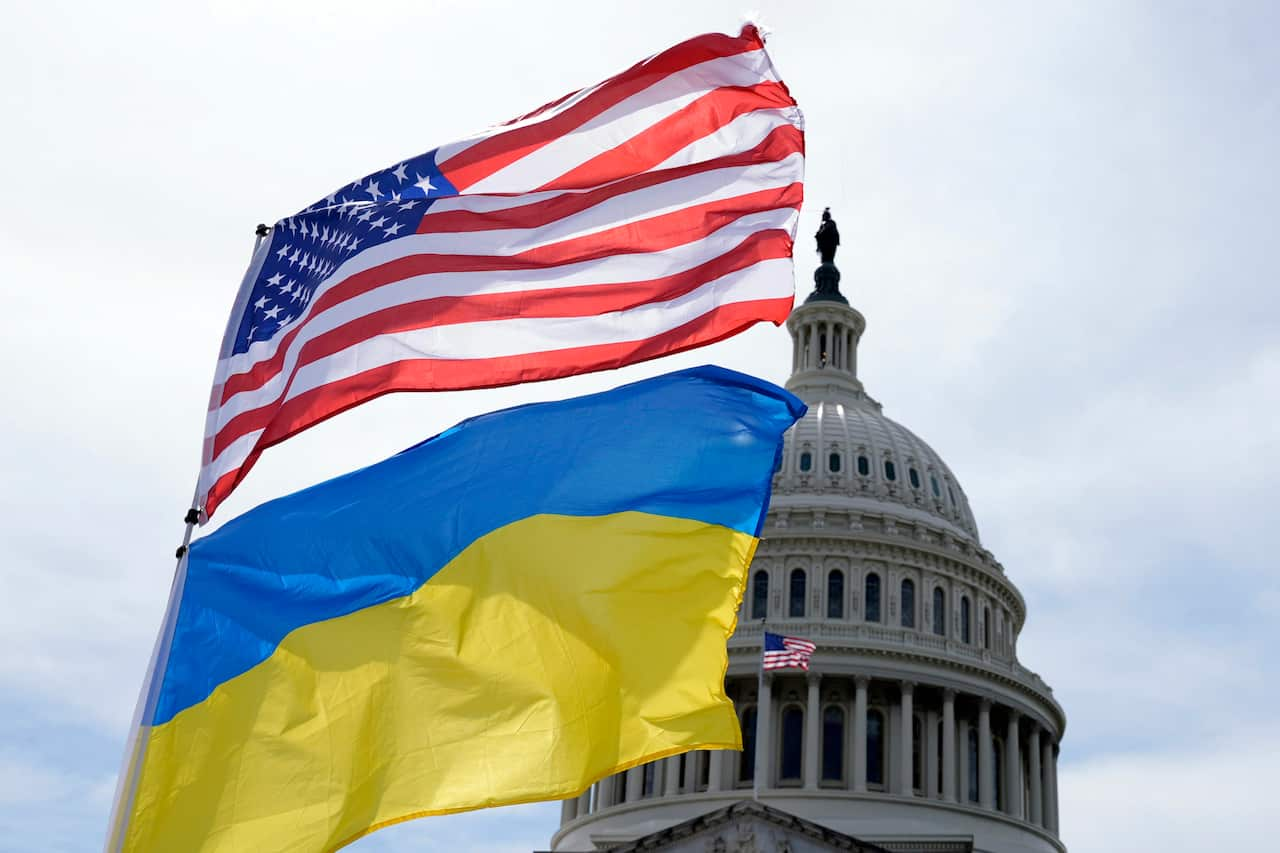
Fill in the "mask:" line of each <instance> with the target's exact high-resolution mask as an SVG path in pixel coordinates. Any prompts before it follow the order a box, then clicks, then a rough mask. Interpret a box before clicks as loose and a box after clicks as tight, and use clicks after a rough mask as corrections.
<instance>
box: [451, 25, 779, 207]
mask: <svg viewBox="0 0 1280 853" xmlns="http://www.w3.org/2000/svg"><path fill="white" fill-rule="evenodd" d="M763 46H764V45H763V43H762V42H761V41H760V38H759V34H758V33H756V32H755V30H754V28H750V29H749V28H744V29H743V31H742V35H741V36H739V37H737V38H734V37H733V36H726V35H721V34H720V33H711V34H708V35H703V36H698V37H696V38H692V39H689V40H688V41H686V42H681V43H680V44H678V45H676V46H675V47H672V48H670V49H668V50H665V51H663V52H662V53H660V54H658V55H657V56H654V57H651V58H649V59H646V60H644V61H643V62H640V63H638V64H636V65H633V66H632V67H631V68H628V69H627V70H626V71H623V72H622V73H621V74H618V75H615V76H613V77H610V78H609V79H608V80H606V81H605V82H604V83H603V84H601V85H600V87H599V88H597V89H596V91H594V92H592V93H591V94H589V95H587V96H586V97H585V98H583V99H582V100H581V101H579V102H578V103H576V104H574V105H573V106H571V107H569V108H568V109H566V110H564V111H563V112H561V113H557V114H556V115H553V116H551V117H550V118H548V119H547V120H546V121H542V122H539V123H538V124H534V125H528V126H525V127H517V128H514V129H512V130H509V131H506V132H504V133H498V134H495V135H493V136H490V137H488V138H487V139H483V140H481V141H480V142H477V143H476V144H474V145H472V146H471V147H470V148H466V149H464V150H462V151H459V152H458V153H457V154H455V155H454V156H452V157H450V158H449V159H448V160H446V161H444V162H443V163H441V164H440V170H441V171H442V172H444V174H445V177H447V178H448V179H449V182H450V183H452V184H453V186H454V187H456V188H457V189H458V191H459V192H461V191H463V190H465V189H466V188H467V187H469V186H471V185H472V184H474V183H476V182H477V181H480V180H482V179H484V178H487V177H489V176H490V175H492V174H493V173H494V172H497V171H498V170H499V169H502V168H504V167H506V166H509V165H511V164H512V163H514V162H515V161H516V160H519V159H520V158H521V157H524V156H527V155H528V154H530V153H531V152H533V151H536V150H538V149H539V148H541V147H543V146H544V145H546V144H548V143H549V142H551V141H553V140H555V139H557V138H559V137H561V136H564V135H565V134H566V133H569V132H571V131H573V130H575V129H577V128H579V127H581V126H582V125H584V124H586V123H587V122H588V121H590V120H591V119H593V118H595V117H596V116H598V115H599V114H600V113H602V112H604V111H605V110H607V109H609V108H610V107H612V106H614V105H615V104H619V103H621V102H622V101H624V100H626V99H627V98H629V97H630V96H632V95H634V94H636V93H637V92H641V91H643V90H645V89H647V88H648V87H649V86H652V85H653V84H654V83H656V82H658V81H659V80H661V79H662V78H664V77H668V76H670V75H672V74H676V73H678V72H680V71H683V70H685V69H686V68H690V67H691V66H694V65H698V64H700V63H702V62H707V61H710V60H712V59H718V58H720V57H724V56H735V55H737V54H741V53H747V52H749V51H753V50H759V49H760V48H762V47H763ZM575 94H576V93H575ZM563 100H564V99H563V98H562V99H561V101H563ZM553 103H555V102H553Z"/></svg>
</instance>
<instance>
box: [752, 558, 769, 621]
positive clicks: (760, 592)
mask: <svg viewBox="0 0 1280 853" xmlns="http://www.w3.org/2000/svg"><path fill="white" fill-rule="evenodd" d="M768 613H769V573H768V572H766V571H765V570H764V569H761V570H760V571H758V572H756V576H755V577H754V578H752V579H751V618H752V619H763V618H765V616H767V615H768Z"/></svg>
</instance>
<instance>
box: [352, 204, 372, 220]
mask: <svg viewBox="0 0 1280 853" xmlns="http://www.w3.org/2000/svg"><path fill="white" fill-rule="evenodd" d="M373 214H374V209H373V208H372V207H366V208H365V209H364V213H361V214H360V215H359V216H357V217H356V219H357V220H358V221H360V222H368V221H369V220H370V219H371V218H372V217H373Z"/></svg>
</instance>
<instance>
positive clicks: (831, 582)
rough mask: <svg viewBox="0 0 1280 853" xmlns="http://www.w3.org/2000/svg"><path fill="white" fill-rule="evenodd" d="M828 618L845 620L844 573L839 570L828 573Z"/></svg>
mask: <svg viewBox="0 0 1280 853" xmlns="http://www.w3.org/2000/svg"><path fill="white" fill-rule="evenodd" d="M827 618H828V619H843V618H844V572H842V571H840V570H839V569H832V570H831V571H829V572H827Z"/></svg>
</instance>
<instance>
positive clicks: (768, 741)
mask: <svg viewBox="0 0 1280 853" xmlns="http://www.w3.org/2000/svg"><path fill="white" fill-rule="evenodd" d="M772 718H773V676H772V675H770V674H769V673H765V675H764V679H763V680H762V681H761V682H760V697H759V699H758V701H757V702H756V769H755V780H756V781H755V787H756V788H757V789H761V788H768V787H771V786H772V785H773V780H772V777H771V775H770V774H771V773H772V766H773V762H772V761H770V760H769V759H770V757H771V756H772V755H773V742H772V741H773V738H771V737H770V736H769V735H770V732H772V731H773V724H772Z"/></svg>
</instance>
